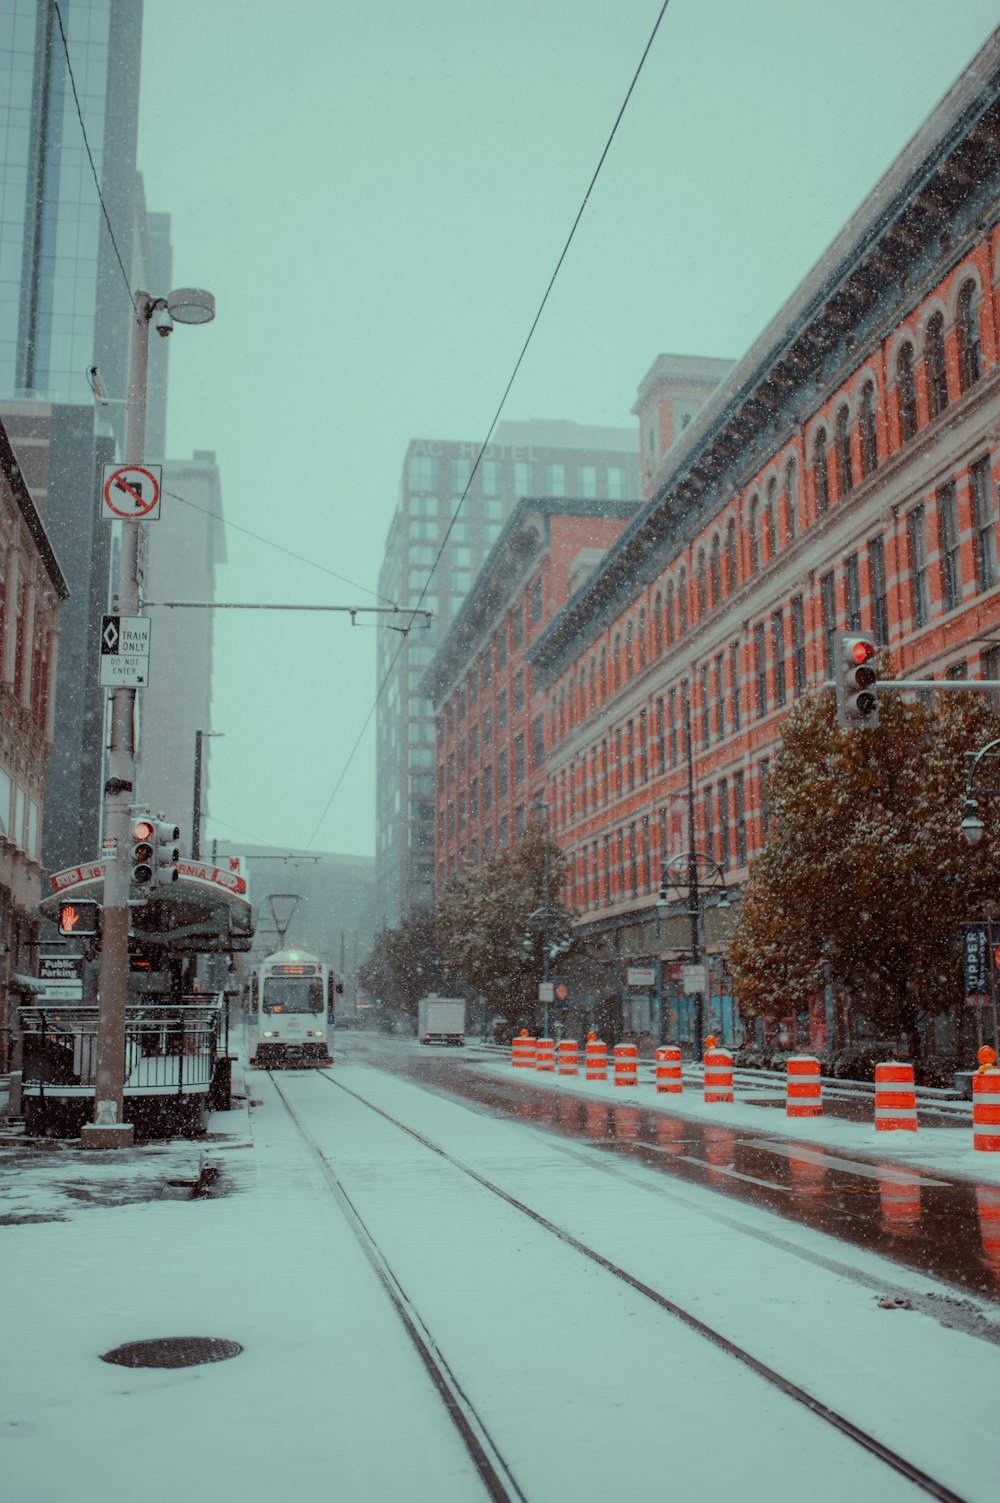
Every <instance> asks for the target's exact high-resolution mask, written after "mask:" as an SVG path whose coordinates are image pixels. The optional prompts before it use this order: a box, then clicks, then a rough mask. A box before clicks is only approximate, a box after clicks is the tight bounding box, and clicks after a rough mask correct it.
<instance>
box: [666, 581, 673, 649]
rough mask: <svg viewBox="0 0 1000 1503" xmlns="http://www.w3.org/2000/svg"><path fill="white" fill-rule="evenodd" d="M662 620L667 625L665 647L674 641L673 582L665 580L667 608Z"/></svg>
mask: <svg viewBox="0 0 1000 1503" xmlns="http://www.w3.org/2000/svg"><path fill="white" fill-rule="evenodd" d="M664 619H665V620H666V625H667V646H668V647H669V646H670V644H671V642H672V641H673V640H674V582H673V580H672V579H668V580H667V608H666V610H665V611H664Z"/></svg>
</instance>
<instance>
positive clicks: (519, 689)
mask: <svg viewBox="0 0 1000 1503" xmlns="http://www.w3.org/2000/svg"><path fill="white" fill-rule="evenodd" d="M514 709H515V710H523V709H524V669H523V668H519V669H518V671H517V672H516V673H515V674H514Z"/></svg>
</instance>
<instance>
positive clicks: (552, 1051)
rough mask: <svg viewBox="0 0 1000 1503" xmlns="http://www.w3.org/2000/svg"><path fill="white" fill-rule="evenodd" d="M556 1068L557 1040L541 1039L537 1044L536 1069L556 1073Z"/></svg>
mask: <svg viewBox="0 0 1000 1503" xmlns="http://www.w3.org/2000/svg"><path fill="white" fill-rule="evenodd" d="M555 1068H556V1041H555V1039H539V1040H538V1042H537V1043H536V1044H535V1069H536V1070H548V1071H552V1072H553V1073H554V1072H555Z"/></svg>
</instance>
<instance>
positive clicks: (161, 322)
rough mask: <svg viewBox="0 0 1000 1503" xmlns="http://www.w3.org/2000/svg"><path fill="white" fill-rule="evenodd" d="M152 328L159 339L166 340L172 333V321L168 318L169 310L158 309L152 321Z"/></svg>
mask: <svg viewBox="0 0 1000 1503" xmlns="http://www.w3.org/2000/svg"><path fill="white" fill-rule="evenodd" d="M153 328H154V329H155V330H156V332H157V334H159V336H160V338H161V339H166V337H167V335H168V334H172V333H173V332H174V321H173V319H172V318H171V317H170V310H169V308H158V309H157V311H156V316H155V318H154V319H153Z"/></svg>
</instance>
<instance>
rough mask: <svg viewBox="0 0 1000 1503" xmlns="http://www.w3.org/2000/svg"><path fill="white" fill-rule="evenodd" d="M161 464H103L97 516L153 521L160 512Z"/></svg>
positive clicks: (126, 520)
mask: <svg viewBox="0 0 1000 1503" xmlns="http://www.w3.org/2000/svg"><path fill="white" fill-rule="evenodd" d="M162 478H163V466H162V465H158V464H151V465H138V464H106V465H105V466H104V475H103V483H102V485H101V516H102V517H104V518H105V519H106V520H107V521H109V522H114V521H116V520H117V521H125V522H155V521H156V519H157V517H158V516H159V515H160V484H161V481H162Z"/></svg>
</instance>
